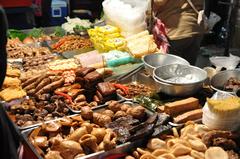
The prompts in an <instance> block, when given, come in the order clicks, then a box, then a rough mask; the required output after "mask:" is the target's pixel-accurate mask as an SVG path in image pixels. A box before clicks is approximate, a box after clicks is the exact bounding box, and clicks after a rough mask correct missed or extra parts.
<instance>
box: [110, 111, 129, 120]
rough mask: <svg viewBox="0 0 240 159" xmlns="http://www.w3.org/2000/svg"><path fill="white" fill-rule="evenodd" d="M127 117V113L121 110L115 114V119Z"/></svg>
mask: <svg viewBox="0 0 240 159" xmlns="http://www.w3.org/2000/svg"><path fill="white" fill-rule="evenodd" d="M125 116H127V113H126V112H124V111H121V110H119V111H117V112H116V113H115V114H114V116H113V118H114V119H118V118H121V117H125Z"/></svg>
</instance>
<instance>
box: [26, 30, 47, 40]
mask: <svg viewBox="0 0 240 159" xmlns="http://www.w3.org/2000/svg"><path fill="white" fill-rule="evenodd" d="M43 34H44V32H43V30H42V28H33V29H32V30H31V31H30V32H29V33H28V36H31V37H34V38H39V37H41V36H42V35H43Z"/></svg>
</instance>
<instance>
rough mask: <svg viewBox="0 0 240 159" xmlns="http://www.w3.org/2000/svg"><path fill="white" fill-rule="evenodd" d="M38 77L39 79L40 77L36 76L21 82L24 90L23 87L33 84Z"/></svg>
mask: <svg viewBox="0 0 240 159" xmlns="http://www.w3.org/2000/svg"><path fill="white" fill-rule="evenodd" d="M39 77H41V75H37V76H35V77H33V78H30V79H28V80H27V81H25V82H23V84H22V87H23V88H24V87H26V86H28V85H29V84H31V83H33V82H35V81H36V80H37V79H38V78H39Z"/></svg>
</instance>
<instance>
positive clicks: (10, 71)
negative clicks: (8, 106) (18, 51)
mask: <svg viewBox="0 0 240 159" xmlns="http://www.w3.org/2000/svg"><path fill="white" fill-rule="evenodd" d="M19 77H20V70H19V69H17V68H13V67H11V66H8V67H7V73H6V77H5V80H4V82H3V86H2V89H3V90H1V91H0V98H1V99H2V100H4V101H11V100H13V99H18V98H22V97H24V96H26V92H25V91H24V90H23V89H22V87H21V81H20V80H19Z"/></svg>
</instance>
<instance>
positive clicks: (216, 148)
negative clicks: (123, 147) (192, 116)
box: [125, 123, 239, 159]
mask: <svg viewBox="0 0 240 159" xmlns="http://www.w3.org/2000/svg"><path fill="white" fill-rule="evenodd" d="M173 134H174V135H173V136H171V135H169V136H166V138H165V139H164V140H162V139H159V138H152V139H150V140H149V141H148V144H147V146H146V148H137V149H136V150H135V151H134V152H133V154H132V156H127V157H125V159H166V158H167V159H238V158H239V155H238V154H237V153H236V152H237V144H236V141H237V137H236V136H235V135H236V134H235V135H234V134H233V133H231V132H226V131H211V130H209V129H208V127H206V126H205V125H201V124H194V123H187V124H186V126H185V127H184V128H183V129H181V131H180V134H178V132H177V130H176V129H175V130H174V131H173ZM238 138H239V136H238ZM234 140H235V141H234Z"/></svg>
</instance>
